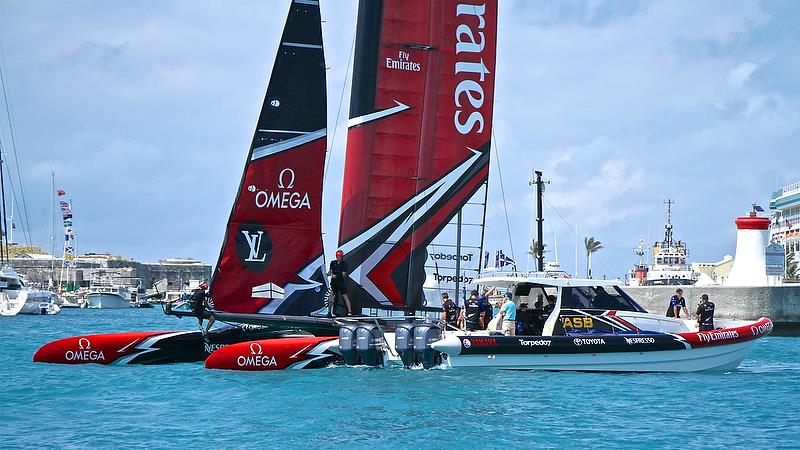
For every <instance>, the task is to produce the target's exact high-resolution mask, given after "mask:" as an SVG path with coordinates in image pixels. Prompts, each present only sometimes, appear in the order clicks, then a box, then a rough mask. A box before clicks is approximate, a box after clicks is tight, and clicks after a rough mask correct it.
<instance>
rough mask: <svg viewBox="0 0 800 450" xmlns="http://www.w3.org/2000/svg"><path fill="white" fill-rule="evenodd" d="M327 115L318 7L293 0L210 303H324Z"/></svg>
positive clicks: (265, 308)
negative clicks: (324, 196)
mask: <svg viewBox="0 0 800 450" xmlns="http://www.w3.org/2000/svg"><path fill="white" fill-rule="evenodd" d="M326 120H327V117H326V96H325V60H324V55H323V50H322V31H321V26H320V13H319V5H318V3H317V2H316V1H308V0H295V1H294V2H292V5H291V7H290V10H289V15H288V17H287V19H286V26H285V28H284V30H283V36H282V37H281V43H280V47H279V49H278V55H277V57H276V59H275V65H274V66H273V70H272V77H271V78H270V82H269V87H268V88H267V94H266V97H265V99H264V103H263V106H262V109H261V115H260V117H259V119H258V124H257V126H256V131H255V135H254V137H253V143H252V145H251V147H250V153H249V154H248V158H247V164H246V167H245V170H244V175H243V177H242V182H241V185H240V186H239V192H238V194H237V197H236V202H235V203H234V206H233V210H232V212H231V216H230V219H229V220H228V225H227V229H226V231H225V240H224V243H223V245H222V250H221V252H220V257H219V261H218V263H217V268H216V271H215V272H214V279H213V283H212V285H211V297H212V300H213V302H214V307H215V309H217V310H221V311H229V312H240V313H254V312H262V313H280V314H295V315H302V314H308V313H310V312H312V311H316V310H318V309H320V308H321V307H322V306H323V305H324V295H325V293H326V291H327V289H326V286H325V280H324V272H323V269H324V258H323V252H322V234H321V211H322V210H321V206H322V205H321V203H322V175H323V166H324V160H325V150H326V131H325V127H326Z"/></svg>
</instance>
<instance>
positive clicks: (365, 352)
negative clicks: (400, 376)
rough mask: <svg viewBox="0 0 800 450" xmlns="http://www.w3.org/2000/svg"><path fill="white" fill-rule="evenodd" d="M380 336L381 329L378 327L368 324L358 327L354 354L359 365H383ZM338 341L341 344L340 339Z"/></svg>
mask: <svg viewBox="0 0 800 450" xmlns="http://www.w3.org/2000/svg"><path fill="white" fill-rule="evenodd" d="M381 336H382V333H381V329H380V327H378V325H375V324H368V323H362V324H360V325H359V327H358V329H357V330H356V352H357V353H358V359H359V360H360V361H361V364H364V365H366V366H378V365H381V364H383V351H382V350H381V345H380V342H381V340H382V337H381ZM339 339H340V342H341V338H339ZM340 345H341V344H340Z"/></svg>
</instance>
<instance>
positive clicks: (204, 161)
mask: <svg viewBox="0 0 800 450" xmlns="http://www.w3.org/2000/svg"><path fill="white" fill-rule="evenodd" d="M288 4H289V2H288V1H245V0H241V1H236V2H225V1H221V0H218V1H188V0H187V1H155V0H142V1H137V2H127V1H121V0H116V1H89V0H86V1H46V2H45V1H40V0H32V1H26V2H20V1H12V0H0V44H2V55H0V67H1V68H2V73H3V76H4V77H5V81H6V87H7V93H8V102H6V101H4V100H3V99H0V138H2V144H3V148H4V151H5V152H6V156H5V161H6V163H7V164H8V167H9V169H11V174H12V176H13V177H14V183H15V191H17V192H16V194H17V197H20V192H19V191H21V190H24V192H25V200H26V201H25V206H26V208H25V209H27V214H24V212H23V213H21V212H20V210H21V209H22V204H21V201H20V200H19V198H18V200H17V205H18V206H17V207H15V211H14V217H15V220H14V222H15V223H16V224H17V230H16V233H17V234H16V235H15V236H14V240H15V241H18V242H25V241H26V240H28V239H29V240H30V241H31V243H33V244H35V245H39V246H42V247H44V248H46V249H49V248H50V226H51V225H50V223H51V214H50V204H51V202H50V195H51V194H50V192H51V191H50V177H51V173H52V172H55V179H56V188H57V189H63V190H65V191H66V192H67V198H69V199H71V200H72V202H73V210H74V229H75V234H76V236H77V239H78V252H79V253H85V252H110V253H113V254H117V255H121V256H124V257H128V258H135V259H138V260H142V261H155V260H158V259H161V258H172V257H184V258H197V259H200V260H202V261H204V262H206V263H209V264H214V263H215V262H216V258H217V256H218V253H219V248H220V245H221V241H222V237H223V234H224V228H225V223H226V221H227V218H228V215H229V213H230V209H231V205H232V202H233V199H234V195H235V193H236V189H237V188H238V183H239V179H240V177H241V172H242V169H243V167H244V163H245V159H246V155H247V152H248V146H249V144H250V141H251V139H252V133H253V128H254V126H255V122H256V119H257V114H258V112H259V109H260V107H261V103H262V101H263V95H264V91H265V90H266V85H267V81H268V80H267V78H268V76H269V73H270V71H271V66H272V63H273V61H274V58H275V53H276V51H277V44H278V40H279V38H280V34H281V31H282V28H283V22H284V20H285V16H286V12H287V11H288ZM321 7H322V16H323V20H324V23H323V38H324V41H325V52H326V63H327V65H328V67H329V70H328V99H329V106H328V109H329V110H328V122H329V127H328V130H329V148H330V153H329V157H330V164H329V167H328V172H327V175H326V180H325V185H324V187H325V193H324V199H323V203H324V211H323V228H324V232H325V235H324V240H325V247H326V254H327V255H332V254H333V252H334V250H335V246H336V236H337V234H338V229H337V228H338V211H339V207H340V203H341V177H342V170H343V165H344V164H343V163H344V155H345V145H346V129H345V126H346V119H347V116H348V111H347V109H348V104H349V102H348V96H349V90H350V86H349V84H348V79H347V76H346V75H347V73H348V63H349V59H350V52H351V49H352V43H353V37H354V33H355V19H356V12H357V5H356V2H354V1H349V0H336V1H335V2H334V1H327V2H326V1H323V2H322V5H321ZM797 17H800V3H798V2H794V1H789V0H787V1H765V2H758V1H726V2H721V1H714V2H711V1H705V2H698V1H669V2H667V1H664V2H660V1H655V2H653V1H624V2H623V1H608V2H604V1H599V0H586V1H578V0H575V1H551V2H529V1H523V0H519V1H513V0H500V14H499V20H498V39H497V41H498V42H497V67H496V71H495V76H496V88H495V89H496V96H495V97H496V98H495V109H494V144H493V150H494V152H495V154H494V157H493V159H492V162H491V173H490V185H489V200H488V210H487V222H486V224H487V226H486V245H487V247H488V248H489V249H492V250H493V249H504V252H505V253H506V254H512V253H513V255H514V257H515V258H516V260H517V261H518V262H519V264H520V266H521V267H522V268H525V267H527V266H528V262H527V257H526V255H525V251H526V249H527V248H528V246H529V245H530V240H529V239H530V238H531V235H530V229H531V226H530V225H531V217H532V212H533V207H534V193H533V189H532V188H531V187H530V186H529V184H528V179H529V177H530V172H531V170H533V169H536V170H541V171H543V172H544V177H545V180H547V181H549V184H548V185H547V186H546V192H545V207H544V208H543V210H544V211H543V212H544V217H545V222H544V231H545V233H544V234H545V243H546V244H547V249H549V252H548V253H547V254H546V258H547V259H548V260H555V259H556V258H557V259H558V260H559V261H560V263H561V265H562V267H563V268H564V269H566V270H567V271H569V272H573V271H574V270H575V267H576V250H575V249H576V241H580V247H581V250H580V252H579V253H580V254H579V255H578V258H577V263H578V271H579V273H585V271H586V267H585V266H586V263H585V255H584V254H583V250H582V245H583V244H582V242H583V238H584V237H585V236H592V237H594V238H595V239H597V240H599V241H601V242H602V244H603V249H601V250H600V251H599V252H598V253H596V254H595V255H594V256H593V258H592V270H593V273H594V275H595V277H600V276H606V277H609V278H613V277H621V276H624V274H625V273H626V271H627V270H628V269H630V267H631V266H632V265H633V264H634V263H635V262H637V260H638V257H636V256H635V255H634V253H633V250H634V248H635V247H636V246H638V244H639V240H640V239H643V240H644V241H645V242H646V243H647V242H650V243H652V242H653V241H656V240H659V239H661V238H662V237H663V230H664V228H663V227H664V221H665V207H664V204H663V201H664V200H665V199H667V198H671V199H673V200H674V201H675V205H674V206H673V224H674V227H675V228H674V229H675V237H676V238H677V239H681V240H684V241H686V242H687V244H688V248H689V252H690V257H689V259H690V260H692V261H697V262H712V261H718V260H721V259H722V257H723V256H724V255H726V254H730V255H734V252H735V244H736V229H735V225H734V224H733V221H734V219H735V218H736V217H737V216H739V215H743V214H745V213H747V212H748V211H749V208H750V205H751V203H752V202H757V203H759V204H761V205H762V206H764V207H765V208H766V206H767V204H768V202H769V198H770V195H771V193H772V192H773V191H774V190H776V189H778V188H779V187H780V186H782V185H785V184H789V183H792V182H795V181H798V180H800V145H798V144H800V83H798V82H797V74H798V73H800V31H798V29H797V26H796V20H797ZM6 103H7V104H8V106H9V108H8V111H10V113H11V118H12V124H13V142H12V133H11V129H10V127H9V125H8V119H7V114H6ZM12 144H15V145H13V146H12ZM12 147H16V152H13V151H12V150H13V148H12ZM15 156H16V157H17V158H15ZM17 166H18V167H19V171H17ZM18 174H21V175H22V176H21V179H22V181H23V185H22V188H20V185H19V179H20V177H18ZM500 175H502V181H503V183H502V189H501V184H500V181H499V180H500V178H501V177H500ZM503 191H504V192H505V200H504V196H503ZM21 216H26V217H27V220H23V219H22V218H21ZM23 222H26V223H27V226H25V225H24V223H23ZM507 224H509V225H508V226H507ZM576 225H577V230H576ZM25 228H27V229H28V233H27V236H26V235H25V233H23V230H24V229H25ZM56 234H57V235H58V236H60V232H59V233H56ZM509 235H510V236H511V242H509ZM576 238H577V239H576ZM56 244H57V245H60V238H59V239H56ZM512 251H513V252H512ZM56 253H60V250H58V251H57V252H56ZM556 253H557V256H556ZM530 267H531V268H533V265H532V264H531V266H530Z"/></svg>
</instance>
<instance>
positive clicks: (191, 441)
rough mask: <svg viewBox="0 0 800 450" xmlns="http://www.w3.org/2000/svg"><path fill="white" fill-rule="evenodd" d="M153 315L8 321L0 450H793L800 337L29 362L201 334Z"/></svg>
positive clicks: (799, 418)
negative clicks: (518, 358)
mask: <svg viewBox="0 0 800 450" xmlns="http://www.w3.org/2000/svg"><path fill="white" fill-rule="evenodd" d="M195 326H196V322H194V320H193V319H182V320H179V319H176V318H172V317H166V316H164V315H163V313H162V312H161V310H160V309H158V308H156V309H153V310H88V311H87V310H65V311H62V313H61V314H60V315H58V316H52V317H40V316H17V317H10V318H9V317H0V330H1V331H2V332H0V447H2V448H89V447H91V448H94V449H97V448H264V447H266V448H273V447H282V448H341V447H347V448H389V447H391V448H422V449H424V448H499V447H504V448H515V449H516V448H541V447H544V448H589V447H609V448H611V447H622V448H680V449H684V448H721V447H726V448H744V447H748V448H781V447H782V448H797V447H798V445H800V442H798V440H800V339H799V338H783V337H768V338H766V339H764V340H762V341H760V342H759V343H758V344H757V345H756V347H755V349H754V351H753V352H752V353H751V355H750V356H749V357H748V358H747V359H746V360H745V361H744V363H743V364H742V366H741V367H740V368H739V369H738V370H736V371H732V372H728V373H690V374H608V373H571V372H560V373H557V372H521V371H498V370H490V369H468V370H463V369H462V370H455V369H449V370H446V369H440V370H431V371H423V370H403V369H367V368H345V367H335V368H327V369H320V370H306V371H286V372H261V373H242V372H225V371H212V370H205V369H204V368H203V365H202V364H200V363H196V364H173V365H164V366H120V367H116V366H110V367H105V366H98V365H84V366H65V365H51V364H33V363H32V362H31V357H32V355H33V353H34V352H35V351H36V349H37V348H38V347H39V346H40V345H42V344H44V343H46V342H49V341H51V340H54V339H59V338H62V337H68V336H74V335H78V334H91V333H105V332H116V331H140V330H142V331H143V330H177V329H193V328H194V327H195Z"/></svg>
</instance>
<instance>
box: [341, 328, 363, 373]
mask: <svg viewBox="0 0 800 450" xmlns="http://www.w3.org/2000/svg"><path fill="white" fill-rule="evenodd" d="M359 326H360V325H359V324H357V323H347V324H344V325H342V326H341V327H339V351H340V352H341V353H342V359H344V363H345V364H347V365H348V366H355V365H356V364H358V353H357V352H356V332H357V330H358V328H359Z"/></svg>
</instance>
